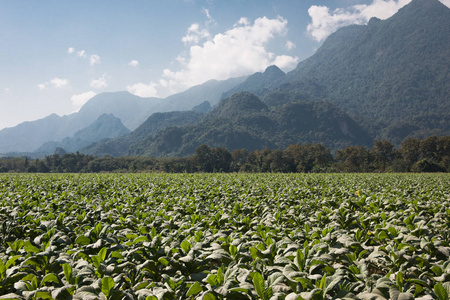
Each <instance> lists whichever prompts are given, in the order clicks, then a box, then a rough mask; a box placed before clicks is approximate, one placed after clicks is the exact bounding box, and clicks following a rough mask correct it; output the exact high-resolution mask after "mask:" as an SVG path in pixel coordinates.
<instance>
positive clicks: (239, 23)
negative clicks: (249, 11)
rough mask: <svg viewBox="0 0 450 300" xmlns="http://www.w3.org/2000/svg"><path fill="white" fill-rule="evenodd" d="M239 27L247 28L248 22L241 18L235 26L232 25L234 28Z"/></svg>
mask: <svg viewBox="0 0 450 300" xmlns="http://www.w3.org/2000/svg"><path fill="white" fill-rule="evenodd" d="M240 25H244V26H248V25H250V21H249V20H248V19H247V18H244V17H242V18H240V19H239V21H237V23H236V24H234V27H237V26H240Z"/></svg>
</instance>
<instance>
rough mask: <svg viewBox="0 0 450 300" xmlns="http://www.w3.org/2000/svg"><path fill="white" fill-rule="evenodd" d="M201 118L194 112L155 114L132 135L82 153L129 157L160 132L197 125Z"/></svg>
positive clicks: (112, 140)
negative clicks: (174, 127)
mask: <svg viewBox="0 0 450 300" xmlns="http://www.w3.org/2000/svg"><path fill="white" fill-rule="evenodd" d="M201 116H202V115H201V114H199V113H197V112H194V111H174V112H166V113H154V114H152V115H151V116H150V117H149V118H148V119H147V120H146V121H145V122H144V123H142V124H141V125H140V126H139V127H138V128H136V130H134V131H133V132H131V133H130V134H127V135H123V136H121V137H118V138H115V139H109V140H103V141H100V142H97V143H94V144H91V145H88V146H87V147H85V148H83V149H81V150H80V152H82V153H85V154H91V155H96V156H105V155H111V156H123V155H129V154H130V151H131V150H130V149H131V148H133V147H137V146H135V145H137V144H140V143H141V142H145V141H146V140H147V139H149V138H151V137H153V136H154V135H155V134H156V133H158V132H159V131H161V130H163V129H165V128H167V127H172V126H184V125H187V124H195V123H197V122H198V120H200V118H201ZM133 151H134V150H133ZM131 154H132V153H131Z"/></svg>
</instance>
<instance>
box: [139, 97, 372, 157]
mask: <svg viewBox="0 0 450 300" xmlns="http://www.w3.org/2000/svg"><path fill="white" fill-rule="evenodd" d="M319 142H320V143H323V144H324V145H325V146H328V147H331V148H333V149H336V147H344V146H347V145H371V144H372V142H373V141H372V139H371V138H370V136H369V135H368V134H367V133H366V132H364V130H362V129H361V127H360V126H358V125H357V124H356V123H355V122H354V121H353V120H352V119H351V118H350V117H349V116H348V115H346V114H345V113H343V112H342V111H341V110H340V109H338V108H336V107H335V106H334V105H332V104H331V103H328V102H292V103H287V104H285V105H281V106H278V107H275V108H269V107H268V106H267V105H265V104H264V103H263V102H262V101H261V100H260V99H259V98H258V97H257V96H255V95H253V94H251V93H248V92H242V93H236V94H234V95H233V96H231V97H229V98H226V99H224V100H222V101H221V102H220V103H219V105H218V106H217V107H216V108H215V109H214V110H213V111H211V112H210V113H208V114H206V115H205V116H204V117H203V118H202V119H201V120H200V122H198V123H197V124H194V125H187V126H181V127H167V128H165V129H163V130H162V131H160V132H158V133H157V134H156V135H155V136H153V137H152V138H150V139H147V140H145V141H141V142H139V143H137V144H136V145H131V146H130V149H133V150H130V154H133V155H144V156H185V155H191V154H193V153H194V151H195V149H196V148H197V147H199V146H200V145H201V144H207V145H209V146H210V147H225V148H227V149H228V150H230V151H231V150H234V149H241V148H246V149H247V150H249V151H253V150H257V149H263V148H264V147H269V148H280V149H283V148H285V147H286V146H288V145H290V144H295V143H319Z"/></svg>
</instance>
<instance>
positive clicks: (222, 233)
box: [0, 174, 450, 300]
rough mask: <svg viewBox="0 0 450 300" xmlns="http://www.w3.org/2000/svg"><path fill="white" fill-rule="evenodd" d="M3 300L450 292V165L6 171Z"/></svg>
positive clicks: (1, 211) (0, 213) (1, 214)
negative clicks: (369, 170)
mask: <svg viewBox="0 0 450 300" xmlns="http://www.w3.org/2000/svg"><path fill="white" fill-rule="evenodd" d="M0 202H1V205H0V222H1V223H2V224H1V228H0V295H2V296H0V299H149V300H151V299H289V300H292V299H338V298H339V299H420V298H421V299H448V298H449V295H450V257H449V252H450V245H449V241H450V175H448V174H403V175H399V174H393V175H387V174H370V175H369V174H363V175H355V174H342V175H323V174H315V175H305V174H303V175H300V174H296V175H292V174H290V175H288V174H245V175H244V174H242V175H241V174H210V175H206V174H164V175H151V174H146V175H139V174H127V175H121V174H120V175H119V174H114V175H112V174H108V175H104V174H96V175H61V174H59V175H31V174H20V175H17V174H16V175H0Z"/></svg>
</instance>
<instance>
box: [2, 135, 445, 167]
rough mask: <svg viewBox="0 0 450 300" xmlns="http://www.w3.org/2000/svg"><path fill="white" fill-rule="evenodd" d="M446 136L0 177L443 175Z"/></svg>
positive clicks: (58, 159)
mask: <svg viewBox="0 0 450 300" xmlns="http://www.w3.org/2000/svg"><path fill="white" fill-rule="evenodd" d="M449 171H450V136H443V137H437V136H431V137H428V138H426V139H422V140H421V139H418V138H407V139H405V140H404V141H403V142H402V143H401V145H400V146H399V147H398V148H394V146H393V145H392V144H391V143H390V142H389V141H386V140H378V141H375V142H374V146H373V147H372V148H367V147H364V146H348V147H346V148H344V149H342V150H338V151H336V153H333V154H332V153H331V150H330V149H328V148H326V147H324V146H323V145H322V144H293V145H290V146H288V147H287V148H286V149H284V150H280V149H268V148H265V149H262V150H256V151H253V152H248V151H247V150H246V149H238V150H233V151H231V152H230V151H228V150H227V149H225V148H223V147H217V148H211V147H208V146H207V145H201V146H200V147H198V148H197V149H196V150H195V153H194V154H193V155H192V156H189V157H163V158H155V157H141V156H123V157H111V156H104V157H95V156H92V155H85V154H81V153H78V152H77V153H65V154H59V153H55V154H53V155H48V156H46V157H45V158H43V159H29V158H28V157H5V158H1V159H0V173H1V172H3V173H5V172H23V173H25V172H28V173H98V172H169V173H183V172H188V173H194V172H248V173H256V172H283V173H319V172H449Z"/></svg>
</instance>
